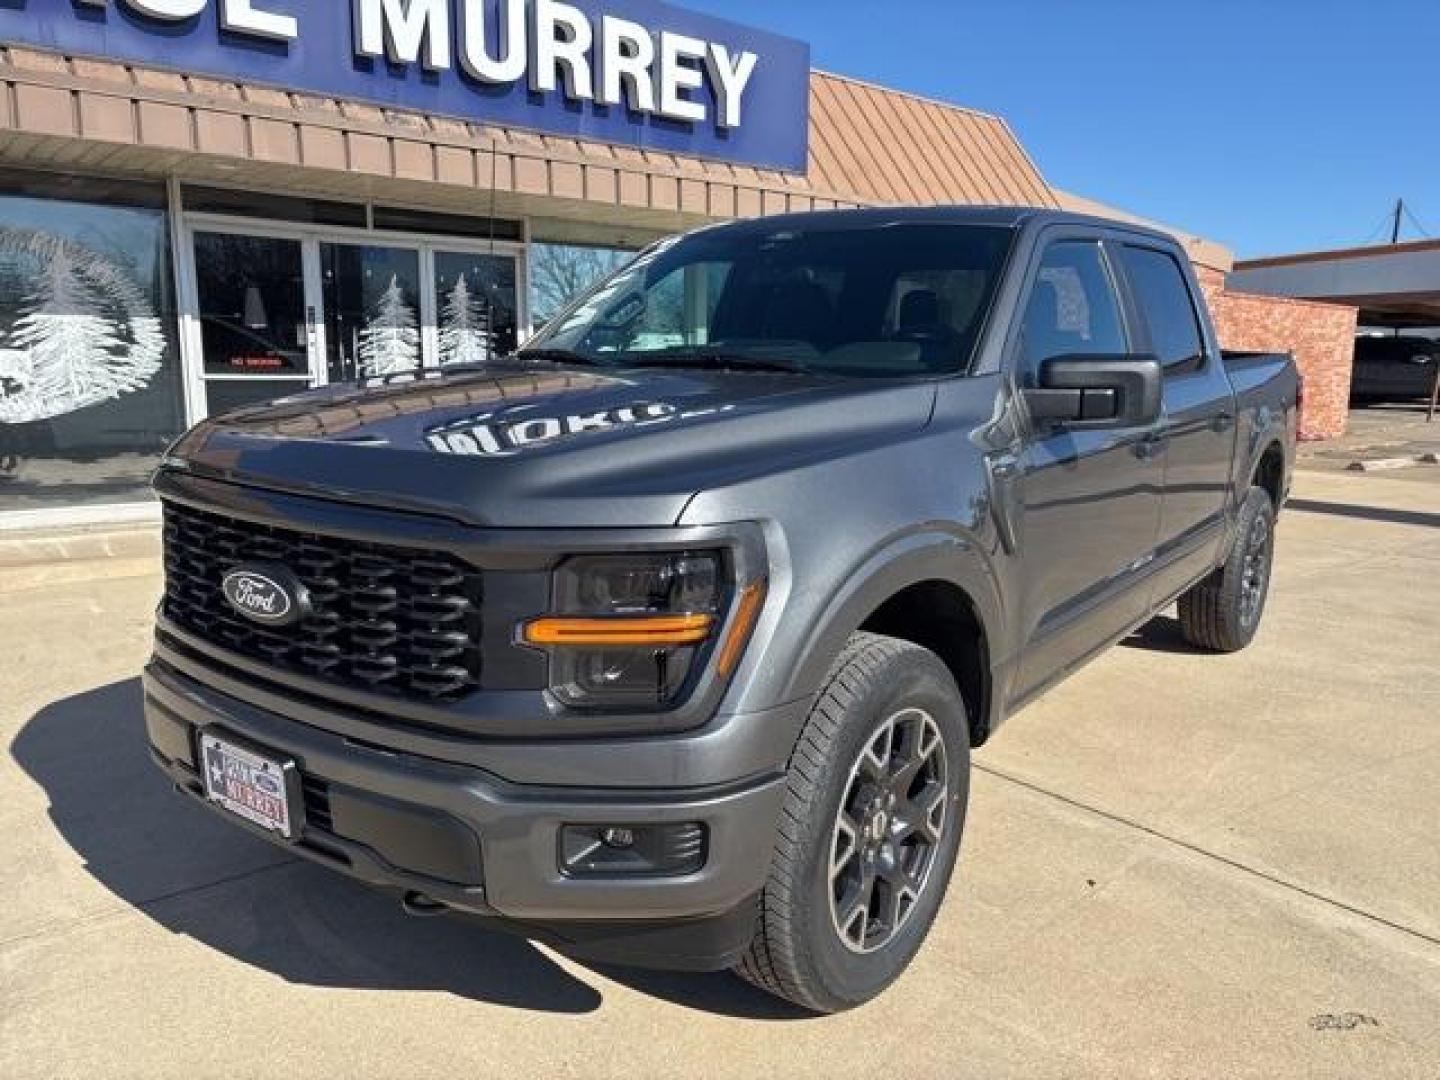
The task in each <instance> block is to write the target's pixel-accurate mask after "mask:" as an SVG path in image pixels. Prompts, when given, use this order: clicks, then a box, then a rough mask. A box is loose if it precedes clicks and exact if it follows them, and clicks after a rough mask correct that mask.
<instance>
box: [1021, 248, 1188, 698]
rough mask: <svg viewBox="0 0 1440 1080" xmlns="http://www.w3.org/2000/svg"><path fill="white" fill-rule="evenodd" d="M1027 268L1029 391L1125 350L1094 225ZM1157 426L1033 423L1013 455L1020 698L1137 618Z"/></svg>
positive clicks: (1129, 345)
mask: <svg viewBox="0 0 1440 1080" xmlns="http://www.w3.org/2000/svg"><path fill="white" fill-rule="evenodd" d="M1048 235H1049V237H1050V238H1049V240H1048V242H1047V243H1046V244H1045V245H1044V247H1043V248H1042V250H1041V253H1040V255H1039V256H1038V258H1037V260H1036V264H1035V265H1034V266H1033V267H1032V268H1031V271H1030V280H1029V284H1028V286H1027V293H1026V297H1027V298H1026V299H1025V300H1024V301H1023V302H1022V306H1021V312H1022V317H1021V325H1020V327H1019V330H1018V334H1017V335H1016V340H1015V341H1014V343H1013V345H1012V348H1013V350H1014V351H1013V353H1012V355H1013V358H1014V359H1013V365H1014V371H1015V374H1016V378H1017V380H1018V381H1019V383H1020V385H1022V386H1035V385H1036V381H1037V378H1038V375H1039V371H1040V365H1041V364H1042V363H1044V361H1046V360H1048V359H1050V358H1052V357H1056V356H1064V355H1075V354H1091V355H1100V354H1112V355H1113V354H1123V353H1128V352H1131V351H1133V342H1132V334H1131V331H1130V329H1129V327H1128V326H1127V323H1126V318H1125V315H1124V313H1123V311H1124V309H1123V307H1122V305H1121V302H1120V294H1119V291H1118V289H1117V287H1116V280H1115V275H1114V273H1113V269H1112V266H1111V263H1110V260H1109V258H1108V256H1107V254H1106V251H1105V249H1104V248H1103V247H1102V245H1101V244H1100V242H1099V240H1098V239H1097V237H1096V236H1095V233H1094V230H1081V231H1067V230H1054V231H1052V232H1051V233H1050V234H1048ZM1155 435H1156V429H1155V427H1154V426H1146V427H1107V428H1104V429H1096V428H1084V427H1067V426H1063V425H1052V426H1048V427H1038V426H1035V425H1032V429H1031V431H1030V433H1029V435H1028V436H1027V437H1026V441H1025V443H1024V446H1023V449H1022V450H1021V453H1020V455H1019V459H1020V460H1019V462H1018V464H1019V470H1020V477H1019V485H1020V492H1021V510H1020V529H1019V537H1018V541H1019V547H1020V552H1021V557H1022V559H1023V565H1022V569H1021V573H1020V591H1021V597H1022V600H1021V612H1020V615H1021V618H1022V620H1023V633H1024V637H1023V639H1022V640H1023V641H1024V645H1023V647H1022V648H1023V652H1022V656H1021V661H1020V669H1019V674H1018V677H1017V680H1016V685H1015V694H1014V698H1015V699H1016V700H1018V699H1020V698H1024V697H1027V696H1029V695H1030V694H1032V693H1034V692H1035V691H1037V690H1039V689H1041V688H1043V686H1045V685H1046V684H1047V683H1049V682H1050V681H1052V680H1053V679H1055V678H1057V677H1059V676H1061V675H1063V674H1064V673H1065V672H1066V671H1068V670H1069V669H1070V668H1072V667H1073V666H1075V665H1076V664H1078V663H1079V662H1080V661H1081V660H1083V659H1085V658H1086V657H1087V656H1089V655H1090V654H1091V653H1093V652H1094V651H1095V650H1096V649H1099V648H1101V647H1102V646H1104V645H1106V644H1107V643H1109V642H1110V641H1111V640H1112V639H1113V638H1114V637H1115V636H1116V635H1118V634H1120V633H1123V632H1124V631H1125V630H1126V629H1127V628H1128V627H1129V626H1130V625H1131V624H1133V623H1134V622H1135V621H1136V620H1137V619H1139V618H1140V617H1141V616H1142V615H1143V614H1144V610H1145V603H1146V600H1147V598H1148V594H1147V592H1146V590H1145V589H1144V588H1143V587H1142V586H1143V582H1144V580H1145V570H1146V567H1147V566H1148V564H1149V563H1150V561H1151V560H1152V558H1153V554H1154V549H1155V544H1156V538H1157V536H1158V534H1159V525H1160V505H1161V481H1162V476H1161V470H1160V463H1159V460H1158V458H1157V457H1156V456H1155V455H1154V438H1155Z"/></svg>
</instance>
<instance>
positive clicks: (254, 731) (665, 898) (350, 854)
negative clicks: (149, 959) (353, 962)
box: [144, 661, 784, 966]
mask: <svg viewBox="0 0 1440 1080" xmlns="http://www.w3.org/2000/svg"><path fill="white" fill-rule="evenodd" d="M144 686H145V719H146V727H147V730H148V733H149V739H150V744H151V750H152V753H153V754H154V756H155V759H156V762H157V764H158V765H159V766H160V767H161V768H162V769H163V770H164V771H165V772H166V774H167V775H168V776H169V777H170V779H171V780H173V781H174V783H175V785H176V787H177V788H178V789H179V790H180V791H182V792H185V793H187V794H189V795H191V796H192V797H195V798H197V799H199V800H201V801H204V794H203V784H202V782H201V778H200V775H199V773H198V772H197V770H196V767H195V761H196V745H197V737H198V733H199V732H200V731H202V730H204V729H206V728H213V729H215V731H216V732H217V733H220V732H223V733H226V734H228V735H230V736H231V737H233V738H238V739H240V740H242V741H244V742H247V743H250V744H254V745H256V746H258V747H262V748H264V749H266V750H268V751H271V752H273V753H276V754H279V755H283V756H284V757H287V758H291V759H293V760H294V761H295V763H296V766H297V768H298V769H299V771H300V774H301V778H302V786H303V790H304V799H303V804H304V812H303V814H302V816H301V822H300V827H299V828H298V830H297V832H296V836H295V838H294V839H293V840H291V841H285V840H282V839H280V838H279V837H277V836H274V835H272V834H269V833H266V832H263V831H261V830H258V829H254V830H252V831H254V832H255V833H256V834H257V835H260V836H263V837H264V838H265V839H267V840H270V841H271V842H273V843H277V844H282V845H284V846H286V847H288V848H290V849H292V850H293V851H294V852H295V853H296V854H297V855H300V856H303V857H305V858H308V859H311V860H314V861H316V862H320V863H323V864H325V865H328V866H331V867H333V868H334V869H337V870H340V871H342V872H344V873H347V874H350V875H351V876H353V877H356V878H359V879H361V880H363V881H366V882H369V883H371V884H373V885H378V886H383V887H388V888H394V889H398V890H402V891H404V892H407V893H418V894H422V895H423V896H425V897H428V898H430V899H432V900H435V901H439V902H441V903H443V904H444V905H446V906H448V907H451V908H456V909H459V910H462V911H467V912H471V913H474V914H478V915H483V916H491V917H495V916H499V917H502V918H504V919H506V920H511V921H516V922H520V923H524V924H527V925H528V924H535V925H537V926H539V927H541V928H542V929H544V928H548V929H550V930H552V931H554V930H556V929H557V928H556V927H555V926H554V925H553V924H562V925H561V927H560V928H559V929H558V933H550V934H546V933H543V932H542V933H540V934H538V935H537V936H542V937H546V936H548V937H552V938H554V937H557V936H558V937H559V938H561V939H562V940H569V939H573V940H577V941H578V940H581V939H584V938H592V937H597V936H598V937H600V938H606V937H611V938H617V939H621V940H630V939H631V938H632V937H633V938H635V940H636V941H637V942H638V941H640V940H641V939H643V938H644V937H645V935H644V934H641V935H638V936H637V935H632V934H629V933H627V928H630V929H634V928H636V927H639V926H642V925H643V924H649V923H660V924H662V925H665V924H675V923H677V921H678V922H684V921H686V920H692V921H697V922H698V923H702V924H703V923H706V922H710V923H712V924H713V923H715V922H716V921H717V920H718V921H720V922H723V923H724V925H725V926H726V927H727V928H728V929H727V931H726V934H728V935H729V936H730V937H733V938H734V939H735V941H736V942H740V944H742V945H743V942H741V941H740V938H741V937H742V936H743V937H746V938H748V932H749V929H750V926H751V923H750V922H749V919H750V916H748V915H746V914H745V912H746V911H747V910H748V906H749V905H751V904H752V903H753V899H754V897H755V895H756V894H757V893H758V891H759V889H760V887H761V885H762V884H763V883H764V880H765V877H766V874H767V872H768V868H769V864H770V857H771V848H772V844H773V839H774V835H775V829H776V824H777V821H778V817H779V811H780V804H781V800H782V798H783V795H784V779H783V777H782V776H780V775H775V774H771V775H765V776H761V777H759V778H755V779H751V780H747V781H743V782H740V783H736V784H732V785H727V786H722V787H707V788H679V789H658V790H657V789H630V788H624V789H617V788H613V787H611V788H606V787H605V786H603V785H604V778H603V777H597V778H596V786H594V787H586V788H582V787H550V786H534V785H524V784H516V783H513V782H510V781H508V780H506V779H503V778H501V777H499V776H497V775H494V774H493V773H490V772H487V771H485V770H483V769H479V768H475V767H472V766H468V765H459V764H453V763H449V762H443V761H439V760H436V759H433V758H427V757H420V756H416V755H413V754H409V753H405V752H401V751H397V750H394V749H390V748H385V747H380V746H376V745H373V744H369V743H364V742H360V741H358V740H354V739H351V738H347V737H345V736H343V735H339V734H335V733H332V732H329V731H325V730H321V729H319V728H315V727H311V726H308V725H305V724H302V723H298V722H296V721H294V720H291V719H289V718H287V717H284V716H281V715H279V714H277V713H273V712H269V711H266V710H263V709H259V708H256V707H255V706H252V705H250V704H248V703H246V702H244V701H242V700H240V699H239V698H236V697H232V696H230V695H227V694H224V693H221V692H220V691H218V690H216V689H214V688H213V687H210V686H206V685H204V684H203V683H201V682H199V681H197V680H195V679H193V678H191V677H190V676H188V675H186V674H185V673H183V672H182V671H180V670H177V669H176V668H174V667H172V666H170V665H168V664H166V663H164V662H163V661H156V662H152V664H151V665H150V666H149V667H148V668H147V669H146V672H145V678H144ZM544 752H545V747H543V746H537V747H536V748H535V753H537V754H543V753H544ZM206 805H207V806H209V805H211V804H209V803H208V802H206ZM216 812H217V813H225V812H224V811H220V810H218V809H217V811H216ZM226 818H227V820H230V821H232V822H234V823H236V824H239V825H241V826H242V827H245V828H250V826H248V825H246V824H245V823H244V822H243V821H241V820H240V819H239V818H236V817H234V816H233V815H229V814H226ZM691 822H697V823H700V824H702V825H704V827H705V829H706V834H707V854H706V858H705V862H704V864H703V865H702V866H701V867H700V869H699V870H697V871H695V872H694V873H690V874H686V875H684V876H679V877H664V878H659V877H626V876H618V875H617V876H607V877H572V876H568V875H567V874H566V873H565V872H563V871H562V869H561V865H560V839H559V837H560V830H561V827H562V826H564V825H575V824H595V823H604V824H617V825H633V826H647V825H660V824H683V823H691ZM737 913H738V914H737ZM607 924H608V925H610V926H611V927H612V928H613V929H614V931H615V933H614V934H606V933H605V932H604V930H603V928H604V927H605V926H606V925H607ZM565 925H570V926H572V927H573V928H574V929H575V930H576V931H577V932H576V933H575V934H573V935H568V936H567V934H566V933H565V931H564V928H563V927H564V926H565ZM597 927H600V928H601V929H600V930H599V931H598V933H597V931H596V928H597ZM582 930H583V931H584V932H583V933H582V932H580V931H582ZM662 936H664V935H662ZM671 936H672V937H673V935H671ZM723 936H725V935H722V937H723ZM637 947H640V948H642V949H643V943H641V944H639V945H637ZM678 947H679V948H681V950H682V951H683V950H684V949H685V948H688V947H689V946H688V945H681V946H678ZM704 951H706V952H707V953H710V954H713V955H712V956H710V959H713V960H714V961H715V963H716V964H720V963H723V962H725V961H726V960H727V959H729V958H730V954H732V953H733V952H734V951H735V942H722V943H717V942H716V941H713V940H710V939H708V938H707V939H706V944H705V946H704ZM722 954H723V955H722ZM639 959H641V960H642V961H643V960H644V959H645V958H644V957H640V958H639ZM677 959H679V958H678V957H677ZM691 959H697V958H691ZM698 959H700V960H701V961H702V962H700V963H696V964H685V965H684V966H709V965H706V964H705V963H703V959H704V958H698Z"/></svg>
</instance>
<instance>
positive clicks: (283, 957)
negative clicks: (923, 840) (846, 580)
mask: <svg viewBox="0 0 1440 1080" xmlns="http://www.w3.org/2000/svg"><path fill="white" fill-rule="evenodd" d="M1296 498H1297V502H1296V505H1295V508H1294V510H1293V511H1292V512H1291V513H1289V514H1287V516H1286V518H1285V519H1284V520H1283V522H1282V525H1281V533H1280V536H1281V541H1280V553H1279V562H1278V566H1277V572H1276V578H1275V583H1274V592H1273V594H1272V601H1271V607H1270V610H1269V612H1268V615H1267V622H1266V626H1265V627H1264V629H1263V631H1262V635H1261V639H1260V641H1259V642H1258V643H1257V645H1256V646H1255V647H1254V648H1253V649H1252V650H1250V651H1249V652H1247V653H1244V654H1241V655H1239V656H1235V657H1214V656H1205V655H1198V654H1195V653H1192V652H1189V651H1188V650H1186V649H1185V648H1184V646H1183V645H1182V644H1181V643H1180V642H1179V639H1178V637H1177V634H1176V630H1175V627H1174V625H1173V623H1172V622H1171V621H1169V620H1166V619H1161V620H1158V621H1157V622H1156V623H1154V624H1152V625H1151V626H1150V627H1147V628H1146V629H1145V631H1143V632H1142V633H1141V634H1139V635H1136V637H1135V638H1134V639H1133V640H1132V641H1131V642H1129V643H1127V645H1126V646H1122V647H1120V648H1117V649H1115V650H1113V651H1112V652H1111V653H1110V654H1108V655H1107V656H1106V657H1104V658H1103V659H1101V660H1100V661H1098V662H1097V663H1095V664H1094V665H1092V666H1091V667H1090V668H1088V669H1087V670H1086V671H1084V672H1082V673H1081V674H1080V675H1078V676H1077V677H1076V678H1075V679H1073V680H1071V681H1070V682H1068V683H1067V684H1065V685H1064V686H1063V687H1060V688H1058V689H1056V690H1055V691H1053V692H1051V693H1050V694H1048V695H1047V696H1046V697H1045V698H1044V699H1043V700H1042V701H1040V702H1038V703H1036V704H1035V705H1033V706H1031V707H1030V708H1028V709H1027V710H1025V712H1023V713H1022V714H1020V715H1018V716H1016V717H1015V718H1014V719H1012V721H1011V722H1010V724H1009V725H1008V726H1007V727H1006V728H1005V729H1004V730H1003V731H1002V732H1001V733H1000V734H999V735H998V736H997V737H996V738H995V740H994V741H993V742H992V744H991V745H990V746H989V747H987V748H986V749H985V750H983V751H981V752H980V753H979V754H978V755H977V770H978V771H977V774H976V777H975V785H974V795H973V801H972V805H971V811H970V819H969V820H970V824H969V831H968V833H967V836H966V839H965V849H964V853H963V857H962V862H961V866H960V870H959V873H958V876H957V878H956V881H955V883H954V884H953V886H952V888H951V895H950V897H949V900H948V902H947V905H946V907H945V909H944V910H943V911H942V914H941V918H940V920H939V922H938V924H937V926H936V928H935V931H934V933H933V934H932V936H931V939H930V942H929V943H928V945H927V947H926V948H925V950H924V951H923V952H922V953H921V956H920V958H919V960H918V961H917V964H916V966H915V967H914V969H912V971H911V972H910V973H909V974H908V975H907V976H906V977H905V978H904V979H903V980H902V982H901V983H900V984H899V985H898V986H897V987H896V988H895V989H894V990H892V991H891V992H890V993H889V994H888V995H886V996H885V997H884V998H882V999H881V1000H879V1001H877V1002H875V1003H873V1004H872V1005H870V1006H868V1007H866V1008H864V1009H861V1010H858V1011H856V1012H854V1013H851V1014H848V1015H845V1016H839V1017H831V1018H824V1019H815V1018H809V1017H800V1016H796V1015H795V1014H793V1013H791V1012H790V1011H788V1010H787V1009H785V1008H784V1007H783V1006H779V1005H777V1004H775V1003H773V1002H772V1001H771V1000H770V999H768V998H767V997H765V996H764V995H762V994H760V993H758V992H756V991H752V990H751V989H749V988H748V987H747V986H745V985H744V984H742V983H740V982H739V981H738V980H735V979H733V978H731V977H730V976H728V975H715V976H698V977H697V976H678V975H650V974H643V973H634V972H622V971H616V970H608V969H607V970H603V971H599V970H595V969H592V968H590V967H586V966H584V965H581V964H578V963H575V962H573V961H570V960H568V959H565V958H562V957H560V956H558V955H556V954H554V953H553V952H550V951H548V950H545V949H543V948H539V947H536V946H532V945H530V944H528V943H526V942H524V941H520V940H517V939H513V938H509V937H504V936H499V935H495V934H491V933H488V932H485V931H482V930H477V929H476V928H475V927H473V926H472V925H467V924H466V923H464V922H463V921H460V920H458V919H440V920H427V921H415V920H411V919H407V918H405V917H404V916H402V915H401V914H400V912H399V911H398V910H397V909H396V908H395V907H394V906H393V904H392V902H391V901H389V900H387V899H385V898H383V897H379V896H376V895H373V894H371V893H369V892H368V891H366V890H365V889H364V888H362V887H360V886H358V885H355V884H352V883H350V882H349V881H346V880H344V879H342V878H339V877H337V876H334V875H332V874H329V873H328V872H326V871H324V870H322V869H319V868H316V867H312V866H310V865H308V864H301V863H297V862H294V861H292V860H290V859H288V858H287V857H286V856H285V854H284V853H283V852H280V851H277V850H275V849H272V848H270V847H269V846H267V845H264V844H262V843H260V842H259V841H256V840H253V839H251V838H250V837H249V836H247V835H245V834H243V833H241V832H240V831H238V830H234V829H230V828H226V827H224V826H223V825H222V824H221V823H219V822H218V821H216V820H214V819H213V818H212V817H211V816H210V815H208V814H206V813H204V812H203V811H202V810H200V809H197V808H195V807H192V806H190V805H188V804H187V803H185V802H183V801H182V800H181V799H180V798H179V797H178V796H175V795H173V794H172V793H170V792H169V791H168V790H167V789H166V787H165V785H164V784H163V783H162V782H161V780H160V778H159V775H158V773H156V772H155V771H154V769H153V767H152V766H151V765H150V764H149V762H148V760H147V758H146V754H145V751H144V746H143V736H142V733H141V721H140V717H139V712H138V705H139V696H138V687H137V684H136V682H135V678H134V676H135V673H136V671H137V670H138V668H139V667H140V665H141V663H142V662H143V659H144V656H145V653H146V638H147V632H148V623H149V612H150V608H151V606H152V605H153V603H154V600H155V597H156V595H157V593H158V588H159V581H158V577H157V576H156V575H155V573H154V572H153V569H152V564H151V562H150V561H149V560H148V559H146V558H144V557H143V556H141V555H136V554H135V553H134V552H130V553H129V557H126V558H123V559H111V560H109V561H107V562H104V563H97V564H94V565H93V566H92V567H91V570H92V571H93V572H91V573H85V572H80V571H77V570H76V569H74V568H73V567H72V568H71V569H69V570H67V571H66V572H65V573H63V574H58V575H57V574H54V573H49V574H45V575H43V576H34V577H27V576H26V574H25V573H24V571H23V568H20V569H14V568H12V570H10V571H8V572H7V573H6V574H3V575H0V626H3V627H4V630H5V641H6V644H7V661H8V663H7V664H6V667H5V669H4V675H3V676H0V678H3V687H4V693H3V697H0V745H4V746H5V747H7V749H8V752H7V753H6V754H4V755H0V896H3V897H4V904H3V905H0V1076H4V1077H14V1078H30V1077H45V1076H106V1077H123V1076H136V1077H141V1076H143V1077H168V1076H196V1077H210V1076H225V1077H246V1076H271V1075H281V1074H299V1073H302V1072H303V1073H304V1074H306V1075H312V1076H342V1075H343V1076H361V1075H364V1076H382V1077H390V1076H397V1077H398V1076H405V1077H409V1078H420V1077H429V1076H447V1077H453V1076H467V1077H485V1076H577V1077H599V1076H623V1077H631V1078H637V1077H638V1078H648V1077H662V1076H664V1077H670V1076H679V1075H685V1076H688V1075H695V1076H715V1077H731V1076H734V1077H740V1076H754V1075H768V1076H784V1077H787V1078H789V1077H808V1076H826V1077H849V1076H862V1075H864V1076H876V1075H881V1074H882V1073H883V1072H885V1071H886V1070H890V1069H895V1070H898V1074H901V1075H906V1076H909V1077H941V1076H947V1077H948V1076H957V1077H964V1076H976V1077H999V1076H1026V1077H1049V1076H1057V1077H1058V1076H1066V1077H1071V1076H1073V1077H1086V1078H1090V1077H1107V1076H1117V1077H1121V1076H1123V1077H1129V1076H1164V1077H1220V1076H1225V1077H1240V1076H1257V1077H1259V1076H1266V1077H1272V1076H1315V1077H1365V1078H1367V1080H1369V1078H1375V1077H1435V1076H1440V1030H1437V1026H1440V842H1437V840H1436V836H1437V833H1436V821H1437V820H1440V785H1437V784H1436V783H1435V780H1434V778H1435V776H1436V775H1437V774H1440V677H1437V676H1440V484H1437V485H1432V484H1416V483H1396V482H1393V481H1391V480H1387V479H1379V478H1373V477H1354V476H1340V475H1329V474H1321V473H1308V474H1302V475H1301V477H1300V478H1299V480H1298V489H1297V492H1296ZM37 573H38V571H37Z"/></svg>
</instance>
